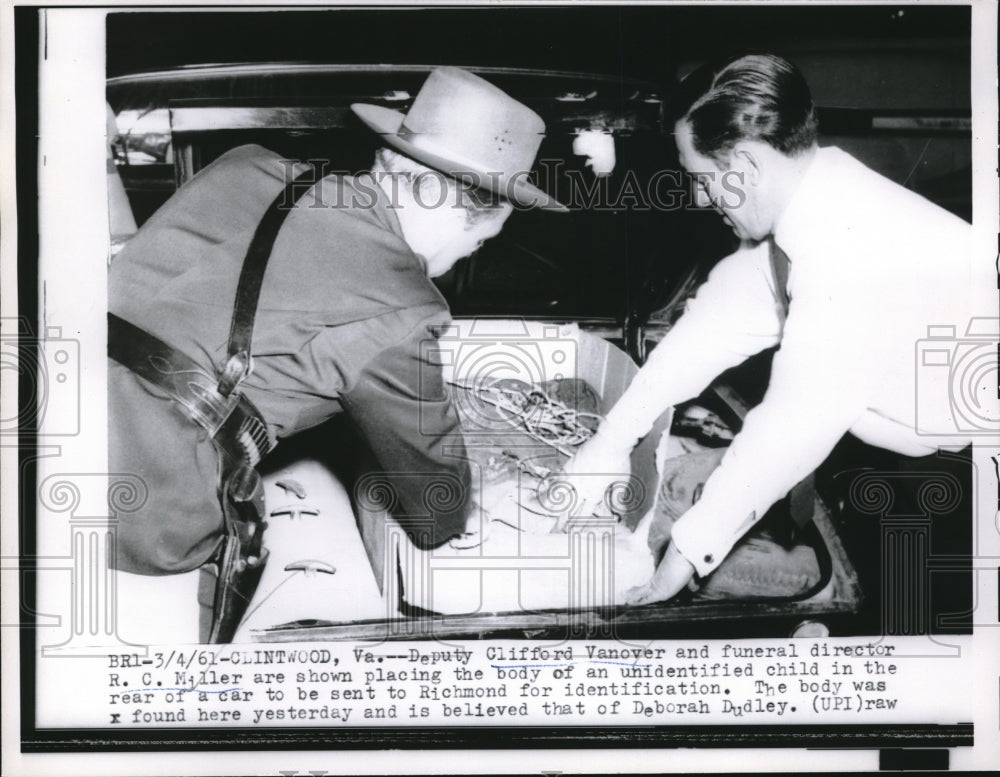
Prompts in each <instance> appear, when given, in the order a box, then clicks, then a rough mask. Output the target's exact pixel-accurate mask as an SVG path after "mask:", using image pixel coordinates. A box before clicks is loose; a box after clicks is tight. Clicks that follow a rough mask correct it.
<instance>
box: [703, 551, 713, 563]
mask: <svg viewBox="0 0 1000 777" xmlns="http://www.w3.org/2000/svg"><path fill="white" fill-rule="evenodd" d="M713 561H715V556H713V555H712V554H711V553H709V554H707V555H706V556H705V563H706V564H711V563H712V562H713Z"/></svg>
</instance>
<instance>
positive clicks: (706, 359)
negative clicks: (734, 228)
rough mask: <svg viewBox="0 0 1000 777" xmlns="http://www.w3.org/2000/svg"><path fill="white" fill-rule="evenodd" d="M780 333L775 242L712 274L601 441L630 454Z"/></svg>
mask: <svg viewBox="0 0 1000 777" xmlns="http://www.w3.org/2000/svg"><path fill="white" fill-rule="evenodd" d="M780 336H781V318H780V316H779V313H778V308H777V301H776V297H775V294H774V278H773V273H772V271H771V269H770V257H769V254H768V245H767V244H766V243H760V244H758V245H754V246H751V245H745V246H743V247H741V248H740V249H739V250H738V251H736V253H734V254H732V255H730V256H728V257H726V258H725V259H723V260H722V261H721V262H719V264H718V265H716V267H715V268H714V269H713V270H712V272H711V273H710V274H709V276H708V279H707V280H706V281H705V283H704V284H703V285H702V286H701V287H700V288H699V289H698V292H697V294H696V295H695V297H694V298H693V299H691V300H690V301H689V302H688V304H687V307H686V309H685V311H684V313H683V315H682V316H681V317H680V318H679V319H678V320H677V323H676V324H674V326H673V327H672V328H671V330H670V331H669V332H667V334H666V336H665V337H664V338H663V340H662V341H661V342H660V343H659V345H657V346H656V348H654V349H653V352H652V354H650V357H649V359H648V361H647V362H646V364H645V365H644V366H643V367H642V369H641V370H640V371H639V373H638V374H637V375H636V376H635V378H634V379H633V380H632V382H631V384H629V387H628V389H627V390H626V392H625V393H624V394H623V395H622V397H621V399H620V400H619V401H618V402H617V403H616V404H615V406H614V407H613V408H612V409H611V411H610V412H609V413H608V415H607V417H606V419H605V421H604V423H603V424H601V428H600V430H599V432H598V434H599V436H600V437H601V438H602V439H603V440H604V441H606V442H607V443H609V444H611V445H613V446H615V447H618V448H621V449H631V448H632V447H633V446H634V445H635V444H636V442H637V441H638V440H639V438H641V437H643V436H645V435H646V434H647V433H648V432H649V430H650V429H651V428H652V426H653V424H654V423H655V422H656V419H657V418H659V417H660V415H661V414H662V413H663V412H664V411H665V410H666V409H667V408H668V407H672V406H673V405H675V404H677V403H678V402H683V401H684V400H687V399H690V398H691V397H695V396H697V395H698V394H700V393H701V392H702V391H703V390H704V389H705V387H706V386H708V384H709V383H711V381H712V380H713V379H714V378H715V377H716V376H718V375H719V373H721V372H723V371H724V370H726V369H728V368H730V367H733V366H735V365H737V364H741V363H742V362H743V361H745V360H746V359H747V358H748V357H750V356H752V355H754V354H756V353H759V352H760V351H763V350H764V349H765V348H769V347H771V346H773V345H776V344H777V342H778V340H779V338H780Z"/></svg>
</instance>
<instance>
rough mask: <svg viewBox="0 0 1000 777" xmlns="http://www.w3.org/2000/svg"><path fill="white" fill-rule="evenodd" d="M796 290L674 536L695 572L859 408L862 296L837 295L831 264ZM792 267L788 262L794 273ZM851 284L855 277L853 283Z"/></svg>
mask: <svg viewBox="0 0 1000 777" xmlns="http://www.w3.org/2000/svg"><path fill="white" fill-rule="evenodd" d="M825 264H826V265H827V267H828V268H829V269H827V270H825V271H823V276H828V277H821V276H819V275H818V274H816V273H815V272H814V275H815V276H816V277H814V278H812V279H811V283H810V284H807V285H801V286H800V287H797V288H796V289H795V296H794V297H793V299H792V303H791V306H790V308H789V314H788V319H787V321H786V322H785V325H784V332H783V334H782V338H781V347H780V349H779V350H778V352H777V353H776V354H775V358H774V361H773V364H772V367H771V379H770V383H769V385H768V389H767V392H766V393H765V395H764V399H763V401H762V402H761V404H759V405H758V406H757V407H755V408H754V409H753V410H751V411H750V412H749V413H748V414H747V417H746V419H745V420H744V423H743V428H742V429H741V431H740V433H739V434H738V435H736V437H735V439H734V440H733V442H732V444H731V445H730V446H729V450H728V451H727V452H726V455H725V456H724V457H723V459H722V462H721V463H720V465H719V468H718V469H717V470H716V471H715V472H714V473H713V474H712V475H711V477H709V479H708V481H707V482H706V483H705V488H704V491H703V493H702V496H701V499H700V500H699V501H698V502H697V503H696V504H695V505H694V506H693V507H692V508H691V509H690V510H688V511H687V512H686V513H685V514H684V515H683V516H682V517H681V518H680V519H679V520H678V522H677V523H676V524H675V526H674V528H673V539H674V542H675V543H676V545H677V548H678V549H679V550H680V552H681V553H682V554H683V555H684V557H685V558H687V560H688V561H690V562H691V564H692V565H693V566H694V567H695V569H696V570H697V571H698V573H699V574H700V575H706V574H708V573H709V572H711V571H712V570H714V569H715V568H716V567H717V566H718V565H719V564H720V563H722V561H723V559H724V558H725V557H726V554H728V553H729V551H730V550H731V549H732V547H733V545H734V544H735V543H736V541H737V540H738V539H739V538H740V537H741V536H742V535H743V534H744V533H746V531H747V530H749V529H750V528H751V527H752V526H753V525H754V523H755V522H756V520H757V519H759V518H761V517H762V516H763V515H764V513H765V512H766V511H767V510H768V509H769V508H770V507H771V505H773V504H774V503H775V502H776V501H778V500H779V499H781V498H782V497H783V496H784V495H785V494H787V493H788V492H789V491H790V490H791V489H792V487H793V486H795V484H796V483H798V482H799V481H800V480H801V479H802V478H803V477H805V476H806V475H808V474H809V473H810V472H812V471H813V470H815V469H816V467H817V466H819V465H820V464H821V463H822V462H823V460H824V459H825V458H826V457H827V456H828V455H829V453H830V451H831V450H832V449H833V447H834V445H836V444H837V442H838V441H839V440H840V438H841V437H842V436H843V435H844V433H846V432H847V431H848V430H849V429H850V427H851V426H852V425H853V424H854V423H855V422H856V421H857V419H858V418H859V417H861V415H862V414H863V413H864V412H865V409H866V403H865V397H866V396H867V390H866V383H867V382H868V381H871V380H874V379H877V377H876V376H874V375H873V372H874V370H873V369H872V367H873V365H872V364H870V363H869V364H866V362H867V361H870V359H868V356H867V355H866V350H867V349H866V345H865V344H866V343H867V342H868V341H869V340H870V339H871V337H872V331H871V330H870V329H868V323H866V322H867V320H868V319H867V317H866V315H865V313H864V310H865V306H866V304H869V303H870V304H873V305H874V304H877V303H875V302H874V301H873V300H868V301H866V300H865V299H864V295H863V293H862V294H860V295H859V294H857V293H853V292H850V293H847V294H844V293H841V292H842V289H841V290H838V288H837V286H838V285H839V286H841V287H843V285H844V283H845V280H844V279H843V278H838V277H836V272H835V271H836V269H837V263H836V262H833V261H827V262H826V263H825ZM794 271H795V268H794V267H793V272H794ZM851 282H853V281H851Z"/></svg>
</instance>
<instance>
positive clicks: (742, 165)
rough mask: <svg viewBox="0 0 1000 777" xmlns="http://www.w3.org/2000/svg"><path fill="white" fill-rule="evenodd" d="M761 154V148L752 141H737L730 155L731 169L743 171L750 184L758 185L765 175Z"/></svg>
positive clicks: (744, 179)
mask: <svg viewBox="0 0 1000 777" xmlns="http://www.w3.org/2000/svg"><path fill="white" fill-rule="evenodd" d="M761 156H762V155H761V153H760V149H758V148H756V147H755V146H754V145H753V144H752V143H737V144H736V145H735V146H733V151H732V154H731V155H730V161H729V166H730V169H732V170H736V171H737V172H739V173H742V174H743V181H744V182H745V183H746V184H747V185H748V186H758V185H759V184H760V180H761V178H763V176H764V170H763V167H762V166H761V161H762V160H761Z"/></svg>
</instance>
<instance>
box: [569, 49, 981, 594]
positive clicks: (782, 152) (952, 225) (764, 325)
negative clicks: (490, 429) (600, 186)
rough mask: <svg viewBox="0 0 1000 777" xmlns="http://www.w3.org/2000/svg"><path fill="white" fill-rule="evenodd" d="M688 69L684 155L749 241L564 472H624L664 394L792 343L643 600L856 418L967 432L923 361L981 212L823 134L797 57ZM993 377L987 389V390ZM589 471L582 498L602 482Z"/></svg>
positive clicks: (670, 583) (737, 529) (937, 442)
mask: <svg viewBox="0 0 1000 777" xmlns="http://www.w3.org/2000/svg"><path fill="white" fill-rule="evenodd" d="M693 78H694V79H695V80H696V81H699V80H700V83H694V84H693V85H692V83H691V80H690V79H689V81H688V83H687V84H686V87H687V88H688V89H692V88H693V93H692V94H691V95H690V98H689V99H690V102H689V104H688V106H687V107H686V110H685V111H684V112H683V115H682V117H681V118H680V119H679V120H678V121H677V123H676V125H675V132H676V141H677V147H678V151H679V154H680V162H681V164H682V165H683V166H684V168H685V169H686V170H688V171H689V172H691V173H693V174H695V177H696V179H697V180H698V182H699V185H700V187H701V191H700V195H701V196H702V197H703V198H704V199H705V200H706V201H707V202H706V203H705V204H708V205H711V207H713V208H714V209H715V210H716V211H718V213H719V214H720V215H722V216H723V220H724V221H725V223H726V224H728V225H729V226H730V227H731V228H732V229H733V231H734V232H735V233H736V235H737V236H738V237H739V238H740V239H741V241H742V247H741V249H740V250H739V251H737V252H736V253H735V254H733V255H732V256H729V257H727V258H726V259H724V260H722V262H720V263H719V265H718V266H717V267H716V268H715V269H714V270H713V271H712V273H711V274H710V276H709V278H708V280H707V281H706V283H705V284H704V285H703V286H702V287H701V288H700V289H699V291H698V293H697V295H696V296H695V298H694V299H693V300H691V302H690V303H689V305H688V308H687V310H686V311H685V314H684V315H683V316H682V317H681V318H680V319H679V320H678V322H677V324H676V325H675V326H674V327H673V328H672V329H671V331H670V332H669V333H668V334H667V336H666V337H665V338H664V340H663V341H662V342H661V343H660V344H659V345H658V346H657V348H656V349H655V350H654V351H653V353H652V355H651V356H650V358H649V360H648V362H647V363H646V365H645V366H644V367H643V368H642V370H641V371H640V373H639V375H638V376H637V377H636V379H635V380H634V381H633V382H632V384H631V386H630V387H629V389H628V390H627V391H626V393H625V394H624V395H623V396H622V398H621V400H620V401H619V402H618V404H617V405H616V406H615V407H614V408H613V409H612V411H611V412H610V413H609V414H608V416H607V419H606V421H605V422H604V423H603V424H602V426H601V428H600V430H599V431H598V434H597V435H596V436H595V437H594V438H593V439H592V440H591V441H590V442H588V443H587V444H586V445H585V446H584V447H583V448H582V449H581V450H580V452H579V453H578V454H577V456H576V457H575V458H574V459H573V460H571V461H570V462H569V463H568V465H567V467H566V472H567V473H568V474H571V475H572V474H574V473H575V474H582V473H627V472H628V471H629V465H628V454H629V451H630V450H631V449H632V447H633V446H634V445H635V444H636V442H637V441H638V440H639V438H640V437H642V436H644V435H645V434H646V433H647V432H648V431H649V430H650V428H651V426H652V424H653V423H654V421H655V420H656V419H657V417H659V415H660V414H661V413H662V412H663V411H664V410H665V409H666V408H668V407H670V406H672V405H675V404H677V403H678V402H682V401H684V400H687V399H690V398H692V397H695V396H697V395H698V394H699V393H700V392H701V391H702V390H703V389H704V388H705V387H706V386H707V385H708V384H709V383H710V382H711V380H712V379H714V378H715V377H716V376H717V375H719V373H721V372H722V371H724V370H725V369H727V368H729V367H732V366H735V365H737V364H739V363H741V362H743V361H744V360H745V359H747V358H748V357H749V356H751V355H753V354H755V353H758V352H760V351H762V350H764V349H766V348H769V347H772V346H775V345H779V344H780V348H779V350H778V351H777V353H776V355H775V357H774V361H773V366H772V371H771V378H770V384H769V386H768V389H767V392H766V394H765V396H764V399H763V401H762V402H761V404H760V405H759V406H757V407H756V408H755V409H753V410H752V411H751V412H750V413H749V414H748V415H747V417H746V419H745V422H744V425H743V428H742V430H741V431H740V433H739V434H738V435H737V436H736V438H735V439H734V441H733V443H732V445H731V446H730V447H729V450H728V451H727V452H726V455H725V456H724V457H723V459H722V462H721V464H720V466H719V468H718V469H717V470H716V471H715V472H714V473H713V474H712V475H711V477H709V479H708V480H707V482H706V483H705V486H704V490H703V492H702V495H701V498H700V500H699V501H698V502H697V503H696V504H695V505H694V506H693V507H692V508H691V509H690V510H688V511H687V512H686V513H685V514H684V515H683V516H682V517H681V518H680V519H679V520H678V521H677V523H676V524H675V525H674V526H673V530H672V541H671V544H670V546H669V547H668V549H667V552H666V554H665V555H664V558H663V560H662V562H661V563H660V564H659V566H658V568H657V570H656V573H655V574H654V576H653V579H652V580H650V582H649V583H648V584H647V585H645V586H641V587H639V588H637V589H632V591H630V592H629V594H628V599H629V601H630V603H633V604H641V603H646V602H651V601H658V600H664V599H669V598H670V597H672V596H674V595H675V594H676V593H677V592H678V591H680V590H681V589H682V588H683V587H684V586H685V585H686V584H687V582H688V581H689V580H690V579H691V577H692V576H693V575H694V574H695V573H697V574H698V575H699V576H705V575H708V574H709V573H711V572H712V571H713V570H714V569H715V568H716V567H717V566H718V565H719V564H720V563H722V561H723V559H724V558H725V557H726V555H727V554H728V553H729V551H730V550H731V549H732V547H733V545H734V544H735V543H736V542H737V541H738V540H739V538H740V537H741V536H742V535H743V534H745V533H746V532H747V531H748V530H749V529H750V528H751V527H752V526H753V525H754V523H755V521H756V520H757V519H759V518H761V517H762V516H763V515H764V513H765V512H766V511H767V510H768V508H769V507H770V506H771V505H772V504H774V503H775V502H776V501H778V500H779V499H781V498H782V497H783V496H784V495H785V494H786V493H788V491H789V490H790V489H791V488H792V487H793V486H794V485H795V484H796V483H797V482H799V480H801V479H802V478H803V477H805V476H806V475H808V474H809V473H810V472H812V471H813V470H814V469H815V468H816V467H817V466H818V465H819V464H821V463H822V462H823V460H824V459H825V458H826V457H827V456H828V455H829V453H830V451H831V450H832V449H833V447H834V446H835V445H836V443H837V442H838V441H839V440H840V439H841V437H842V436H843V435H844V433H845V432H848V431H850V432H851V433H853V434H854V435H856V436H857V437H859V438H860V439H861V440H863V441H864V442H867V443H869V444H872V445H876V446H879V447H883V448H887V449H890V450H893V451H896V452H898V453H901V454H904V455H907V456H922V455H926V454H930V453H933V452H934V451H935V450H937V449H938V448H939V447H949V448H963V447H965V446H966V445H968V444H969V443H970V441H971V436H967V435H964V434H963V433H962V432H961V425H960V424H958V423H957V422H956V419H955V418H953V407H952V403H950V402H948V401H946V400H945V401H941V402H938V403H936V404H934V405H933V406H928V403H926V402H922V401H920V399H921V396H926V394H925V392H933V394H934V396H936V397H942V398H947V397H949V393H948V391H949V389H948V386H947V385H944V384H946V383H947V382H948V381H949V380H950V379H951V376H950V375H949V370H947V369H939V370H937V371H934V370H930V371H927V370H925V371H923V372H919V371H918V369H917V360H916V352H917V344H918V343H919V341H921V340H922V339H924V338H926V337H927V333H928V326H929V325H942V324H951V325H956V326H957V327H958V328H959V331H960V332H964V330H965V326H966V324H967V323H968V321H969V319H970V316H971V315H972V314H973V311H975V310H976V309H977V308H976V304H975V300H974V299H973V298H974V296H976V295H977V294H979V293H980V292H977V291H976V289H977V282H978V279H976V278H974V277H973V275H974V272H973V267H974V265H973V262H972V257H971V254H970V250H971V246H970V240H969V238H970V233H971V228H970V226H969V225H968V224H966V223H965V222H964V221H962V220H961V219H959V218H957V217H956V216H953V215H952V214H950V213H948V212H946V211H945V210H943V209H941V208H939V207H938V206H936V205H934V204H932V203H930V202H928V201H927V200H924V199H923V198H921V197H920V196H918V195H917V194H915V193H913V192H911V191H909V190H907V189H904V188H903V187H901V186H899V185H897V184H895V183H893V182H892V181H889V180H888V179H886V178H884V177H882V176H881V175H879V174H877V173H875V172H874V171H872V170H870V169H868V168H867V167H865V166H864V165H862V164H861V163H860V162H858V161H857V160H855V159H854V158H853V157H851V156H850V155H848V154H846V153H844V152H843V151H841V150H839V149H837V148H819V147H818V145H817V143H816V120H815V113H814V108H813V103H812V98H811V95H810V93H809V88H808V86H807V84H806V82H805V80H804V78H803V77H802V75H801V73H799V71H798V70H797V69H796V68H795V67H794V66H793V65H791V64H790V63H788V62H786V61H784V60H782V59H779V58H777V57H773V56H767V55H762V56H756V55H755V56H746V57H741V58H739V59H736V60H734V61H731V62H729V63H728V64H726V65H725V66H723V67H722V68H721V69H718V70H713V71H703V72H701V73H699V74H697V75H695V76H693ZM772 251H773V252H774V257H772ZM785 255H787V260H785V259H784V256H785ZM783 262H784V265H783ZM986 269H987V273H984V274H983V276H982V277H983V278H984V279H986V281H988V280H989V277H990V276H989V274H988V268H986ZM786 272H787V278H786V277H784V276H785V275H786ZM988 288H989V286H988V285H986V287H985V289H983V290H988ZM786 294H787V296H786ZM990 310H991V308H987V309H986V311H985V312H986V313H987V314H988V313H989V312H990ZM979 312H980V315H983V310H982V308H979ZM986 374H988V371H987V373H986ZM994 374H995V372H994ZM987 383H988V381H983V382H982V384H981V385H977V387H976V389H975V390H976V391H977V392H982V393H981V394H978V395H979V396H981V397H982V398H983V399H984V400H987V401H990V400H989V392H990V391H992V392H994V393H995V390H996V387H995V385H994V386H993V387H992V388H991V387H990V386H989V385H986V384H987ZM918 384H919V385H918ZM918 402H919V412H918ZM620 478H621V474H618V475H617V476H615V475H610V474H609V475H608V477H607V482H608V483H610V482H613V481H614V480H618V479H620ZM586 480H587V481H588V489H587V493H582V494H580V501H579V502H578V505H579V507H578V509H577V514H581V513H587V512H589V510H590V509H591V508H593V507H594V506H596V505H597V504H598V503H599V501H600V499H601V496H602V494H603V493H604V490H605V489H604V486H605V485H606V484H603V483H597V482H596V481H595V480H594V479H591V478H588V479H586Z"/></svg>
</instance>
